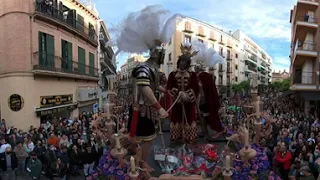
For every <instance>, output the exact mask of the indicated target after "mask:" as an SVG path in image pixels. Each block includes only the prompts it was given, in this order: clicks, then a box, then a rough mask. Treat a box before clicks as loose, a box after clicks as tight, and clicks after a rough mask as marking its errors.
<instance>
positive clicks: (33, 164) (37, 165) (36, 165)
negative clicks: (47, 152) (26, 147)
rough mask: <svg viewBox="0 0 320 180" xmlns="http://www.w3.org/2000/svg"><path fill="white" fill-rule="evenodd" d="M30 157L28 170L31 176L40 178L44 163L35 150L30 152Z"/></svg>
mask: <svg viewBox="0 0 320 180" xmlns="http://www.w3.org/2000/svg"><path fill="white" fill-rule="evenodd" d="M30 158H31V159H30V161H29V162H28V165H27V171H28V172H29V176H30V177H31V178H32V179H34V180H40V176H41V169H42V163H41V161H40V160H39V159H38V158H37V153H35V152H33V151H32V152H31V153H30Z"/></svg>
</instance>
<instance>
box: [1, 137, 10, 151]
mask: <svg viewBox="0 0 320 180" xmlns="http://www.w3.org/2000/svg"><path fill="white" fill-rule="evenodd" d="M0 143H1V146H0V153H4V152H5V151H6V149H7V147H10V148H11V145H10V144H9V143H8V142H7V140H6V138H5V137H1V139H0Z"/></svg>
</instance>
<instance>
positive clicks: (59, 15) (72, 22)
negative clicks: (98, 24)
mask: <svg viewBox="0 0 320 180" xmlns="http://www.w3.org/2000/svg"><path fill="white" fill-rule="evenodd" d="M35 10H36V12H40V13H42V14H44V15H46V16H49V17H51V18H53V19H55V20H58V21H60V22H61V23H64V24H65V25H67V26H69V27H71V28H73V29H74V30H76V31H77V32H78V33H81V34H82V35H84V36H86V37H87V38H89V39H91V40H93V41H97V40H98V36H97V35H96V31H95V28H94V26H93V25H91V26H90V27H86V26H85V25H84V22H83V23H81V22H79V21H78V20H77V18H76V17H75V15H72V16H71V15H69V13H70V14H72V10H69V11H62V10H61V9H58V8H56V7H54V6H53V5H50V4H48V3H45V1H41V2H38V1H36V2H35Z"/></svg>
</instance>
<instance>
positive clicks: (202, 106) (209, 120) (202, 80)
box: [198, 71, 222, 141]
mask: <svg viewBox="0 0 320 180" xmlns="http://www.w3.org/2000/svg"><path fill="white" fill-rule="evenodd" d="M198 79H199V86H200V95H199V99H198V104H199V109H198V110H199V112H198V115H199V120H200V124H201V129H202V132H203V134H204V136H205V138H206V139H207V141H214V139H215V138H218V137H219V136H220V135H221V134H222V125H221V121H220V117H219V109H220V100H219V95H218V91H217V88H216V84H215V82H214V80H213V77H212V75H211V74H210V73H208V72H205V71H200V72H199V73H198ZM208 125H209V126H210V128H211V129H212V130H214V131H215V132H216V134H215V135H214V136H213V137H212V136H210V135H209V132H208Z"/></svg>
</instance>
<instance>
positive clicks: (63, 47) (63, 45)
mask: <svg viewBox="0 0 320 180" xmlns="http://www.w3.org/2000/svg"><path fill="white" fill-rule="evenodd" d="M66 50H67V48H66V41H65V40H62V39H61V57H62V59H61V70H62V72H64V71H66V69H67V59H66V57H67V56H66Z"/></svg>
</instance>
